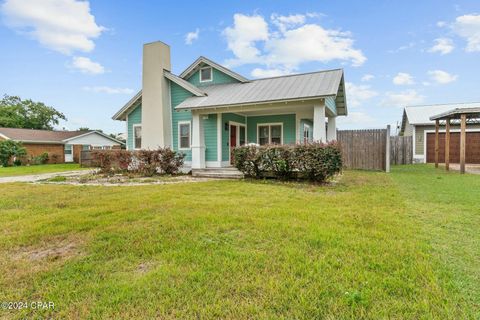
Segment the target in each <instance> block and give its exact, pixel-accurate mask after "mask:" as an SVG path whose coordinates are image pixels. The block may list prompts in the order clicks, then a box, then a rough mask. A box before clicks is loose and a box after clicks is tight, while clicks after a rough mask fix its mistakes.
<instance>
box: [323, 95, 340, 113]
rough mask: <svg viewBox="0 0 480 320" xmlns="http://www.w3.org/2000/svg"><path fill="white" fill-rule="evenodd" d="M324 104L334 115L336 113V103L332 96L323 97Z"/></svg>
mask: <svg viewBox="0 0 480 320" xmlns="http://www.w3.org/2000/svg"><path fill="white" fill-rule="evenodd" d="M325 105H326V106H327V108H328V109H329V110H330V111H331V112H332V113H333V114H334V115H337V104H336V102H335V98H334V97H327V98H325Z"/></svg>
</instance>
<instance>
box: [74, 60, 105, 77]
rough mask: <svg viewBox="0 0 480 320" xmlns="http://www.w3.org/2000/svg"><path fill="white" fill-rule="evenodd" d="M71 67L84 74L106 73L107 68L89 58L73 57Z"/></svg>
mask: <svg viewBox="0 0 480 320" xmlns="http://www.w3.org/2000/svg"><path fill="white" fill-rule="evenodd" d="M71 67H72V68H75V69H77V70H79V71H80V72H82V73H88V74H102V73H105V68H104V67H103V66H102V65H101V64H100V63H98V62H94V61H92V60H90V58H87V57H73V59H72V64H71Z"/></svg>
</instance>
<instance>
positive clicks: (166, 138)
mask: <svg viewBox="0 0 480 320" xmlns="http://www.w3.org/2000/svg"><path fill="white" fill-rule="evenodd" d="M346 115H347V104H346V96H345V85H344V74H343V70H341V69H336V70H326V71H318V72H310V73H304V74H293V75H286V76H280V77H272V78H264V79H247V78H245V77H243V76H241V75H240V74H238V73H236V72H234V71H232V70H229V69H227V68H225V67H224V66H222V65H220V64H218V63H215V62H213V61H211V60H209V59H207V58H205V57H199V58H198V59H197V60H196V61H194V62H193V63H192V64H191V65H190V66H189V67H188V68H187V69H185V71H183V72H182V73H181V74H179V75H175V74H173V73H172V72H171V62H170V47H169V46H168V45H166V44H164V43H162V42H153V43H149V44H145V45H144V48H143V74H142V90H141V91H140V92H139V93H137V94H136V95H135V96H134V97H133V98H132V99H131V100H130V101H129V102H128V103H127V104H125V106H123V107H122V108H121V109H120V110H119V111H118V112H117V113H116V114H115V115H114V116H113V119H114V120H120V121H125V122H126V127H127V128H126V129H127V149H128V150H137V149H156V148H158V147H171V148H173V149H174V150H176V151H179V152H183V153H185V154H186V159H185V160H186V161H185V165H186V166H188V167H190V168H192V169H204V168H220V167H229V166H231V161H232V159H231V151H232V149H233V148H235V147H236V146H241V145H244V144H258V145H264V144H295V143H305V142H310V141H322V142H327V141H332V140H335V139H336V118H337V117H338V116H346Z"/></svg>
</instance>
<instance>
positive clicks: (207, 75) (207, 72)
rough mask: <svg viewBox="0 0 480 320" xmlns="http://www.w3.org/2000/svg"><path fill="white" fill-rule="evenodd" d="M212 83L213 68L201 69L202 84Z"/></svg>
mask: <svg viewBox="0 0 480 320" xmlns="http://www.w3.org/2000/svg"><path fill="white" fill-rule="evenodd" d="M207 81H212V68H211V67H206V68H202V69H200V82H207Z"/></svg>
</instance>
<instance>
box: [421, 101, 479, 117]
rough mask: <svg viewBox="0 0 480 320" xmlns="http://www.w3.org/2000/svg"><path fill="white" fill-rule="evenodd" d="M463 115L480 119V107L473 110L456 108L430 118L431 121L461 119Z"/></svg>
mask: <svg viewBox="0 0 480 320" xmlns="http://www.w3.org/2000/svg"><path fill="white" fill-rule="evenodd" d="M479 105H480V104H479ZM462 114H465V115H467V116H468V117H470V118H480V106H479V107H472V108H455V109H452V110H449V111H447V112H443V113H440V114H437V115H435V116H433V117H430V120H441V119H459V118H460V116H461V115H462Z"/></svg>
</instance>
